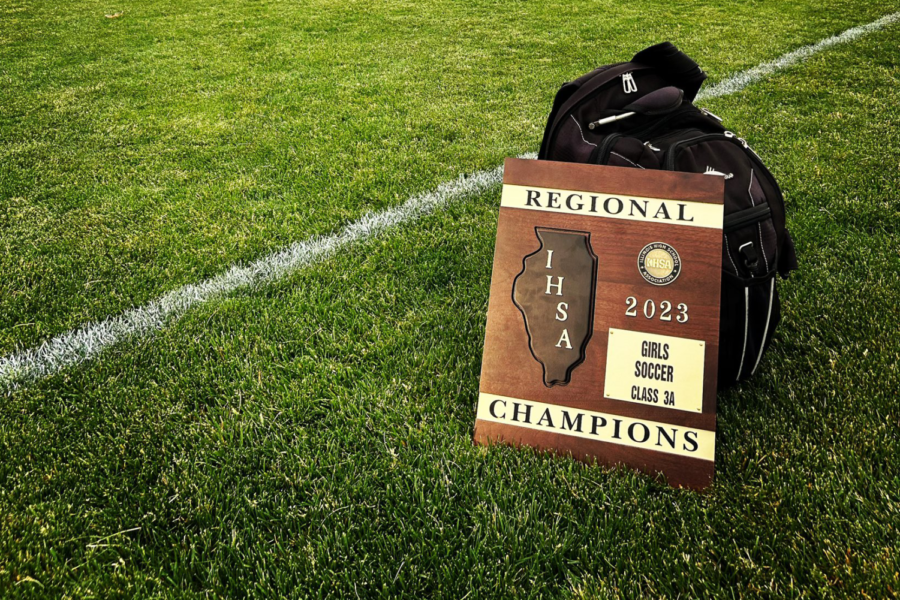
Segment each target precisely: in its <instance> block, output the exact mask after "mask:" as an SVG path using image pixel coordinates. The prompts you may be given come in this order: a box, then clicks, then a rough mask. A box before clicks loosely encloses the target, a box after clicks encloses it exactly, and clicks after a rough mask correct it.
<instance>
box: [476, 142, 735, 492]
mask: <svg viewBox="0 0 900 600" xmlns="http://www.w3.org/2000/svg"><path fill="white" fill-rule="evenodd" d="M506 168H507V171H506V176H505V178H504V183H512V184H517V185H533V186H543V187H555V188H560V189H572V190H579V191H591V192H606V193H609V192H616V193H621V194H632V195H640V196H645V197H655V198H666V199H673V200H691V201H694V202H708V203H713V204H716V203H718V204H721V203H722V198H723V181H722V179H721V178H719V177H709V176H703V175H697V174H687V173H669V172H660V171H654V172H652V173H651V172H647V173H644V172H642V171H639V170H637V169H623V168H616V167H598V166H594V165H578V164H569V163H550V162H545V161H523V160H518V159H510V160H508V161H507V166H506ZM535 227H551V228H556V229H563V230H576V231H588V232H590V244H591V246H592V249H593V252H594V254H595V255H596V256H597V257H598V259H599V260H598V267H597V269H598V270H597V284H596V307H595V316H594V322H593V335H592V336H591V340H590V343H589V344H588V346H587V348H586V350H585V360H584V362H583V363H582V364H580V365H579V366H577V367H576V368H575V369H574V370H573V371H572V374H571V380H570V382H569V383H568V384H567V385H557V386H553V387H548V386H547V385H545V384H544V381H543V370H542V367H541V364H540V363H539V362H538V361H537V360H535V358H534V357H533V356H532V354H531V352H530V351H529V346H528V334H527V332H526V329H525V325H524V320H523V317H522V313H521V312H520V311H519V310H518V309H517V308H516V306H515V305H514V303H513V301H512V297H511V290H512V288H513V280H514V279H515V277H516V275H517V274H518V273H519V272H521V271H522V268H523V262H522V261H523V258H524V257H525V256H527V255H529V254H531V253H533V252H535V251H536V250H537V249H538V248H539V247H540V242H539V240H538V239H537V237H536V234H535ZM660 241H661V242H666V243H668V244H670V245H671V246H672V247H674V248H675V249H676V250H677V251H678V253H679V255H680V257H681V262H682V267H681V273H680V275H679V276H678V278H677V279H676V280H675V281H673V282H672V283H671V284H669V285H666V286H656V285H653V284H651V283H649V282H647V281H645V280H644V279H643V278H642V277H641V275H640V273H639V271H638V268H637V257H638V254H639V253H640V251H641V249H642V248H643V247H644V246H645V245H647V244H649V243H651V242H660ZM721 244H722V231H721V230H720V229H712V228H703V227H687V226H680V225H671V224H663V223H647V222H636V221H627V220H621V219H610V218H600V217H592V216H581V215H569V214H560V213H552V212H544V211H533V210H521V209H515V208H502V209H501V210H500V216H499V222H498V234H497V245H496V249H495V254H494V268H493V276H492V280H491V296H490V301H489V305H488V320H487V330H486V335H485V348H484V357H483V363H482V373H481V391H482V392H485V393H489V394H498V395H503V396H508V397H513V398H522V399H527V400H533V401H538V402H544V403H548V404H556V405H563V406H570V407H573V408H580V409H585V410H591V411H599V412H604V413H610V414H616V415H622V416H627V417H633V418H639V419H647V420H652V421H658V422H662V423H670V424H672V425H679V426H685V427H694V428H699V429H706V430H712V431H714V430H715V423H716V370H717V369H716V367H717V357H718V332H719V325H718V323H719V294H720V291H719V290H720V284H721V256H722V254H721ZM629 296H634V297H635V298H636V299H637V300H638V316H637V317H628V316H626V315H625V310H626V298H627V297H629ZM648 299H650V300H653V301H654V302H655V304H656V306H657V318H654V319H646V318H645V317H644V316H643V314H642V311H641V307H642V305H643V303H644V301H645V300H648ZM663 300H668V301H669V302H671V303H672V305H673V306H677V305H678V304H679V303H684V304H686V305H687V306H688V315H689V320H688V322H687V323H678V322H676V321H675V319H673V320H672V321H671V322H663V321H661V320H659V318H658V315H659V308H658V307H659V306H660V303H661V302H662V301H663ZM610 328H619V329H628V330H632V331H640V332H647V333H652V334H660V335H667V336H674V337H679V338H688V339H694V340H703V341H705V342H706V362H705V367H704V369H705V378H704V387H703V410H702V413H699V414H698V413H692V412H687V411H682V410H674V409H670V408H663V407H660V406H654V405H647V404H639V403H633V402H625V401H620V400H612V399H607V398H604V397H603V390H604V380H605V377H606V375H607V374H606V353H607V343H608V337H609V329H610ZM475 439H476V441H478V442H488V441H498V440H499V441H504V442H507V443H516V444H528V445H531V446H535V447H540V448H544V449H557V450H559V451H561V452H571V453H572V454H573V456H576V457H579V456H580V457H581V458H584V457H586V456H589V457H592V458H596V459H598V460H599V461H601V462H603V463H604V464H617V463H625V464H628V465H631V466H634V467H635V468H640V469H643V470H646V471H650V472H652V471H654V470H659V471H663V472H664V473H665V474H666V475H667V476H668V478H669V480H670V481H672V482H676V481H677V482H681V483H676V485H689V486H690V487H702V486H703V485H706V484H708V483H709V481H710V480H711V477H712V468H713V463H712V462H709V461H702V460H697V459H691V458H683V457H679V456H672V455H665V454H662V453H659V452H653V451H648V450H641V449H635V448H629V447H625V446H617V445H614V444H608V443H603V442H597V441H592V440H585V439H579V438H575V437H571V436H566V435H561V434H556V433H550V432H541V431H534V430H526V429H522V428H517V427H513V426H509V425H503V424H498V423H491V422H485V421H481V420H479V421H478V422H477V424H476V432H475ZM698 463H699V464H698ZM702 482H705V483H702Z"/></svg>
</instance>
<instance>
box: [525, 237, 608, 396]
mask: <svg viewBox="0 0 900 600" xmlns="http://www.w3.org/2000/svg"><path fill="white" fill-rule="evenodd" d="M535 234H536V235H537V239H538V241H539V242H540V244H541V246H540V248H538V250H536V251H535V252H533V253H532V254H529V255H528V256H526V257H525V259H524V260H523V261H522V263H523V266H522V272H521V273H519V275H518V276H517V277H516V279H515V282H514V283H513V302H515V304H516V307H517V308H518V309H519V310H520V311H521V312H522V316H523V317H525V329H526V330H527V332H528V347H529V348H530V350H531V355H532V356H534V358H535V360H537V361H538V362H539V363H541V365H542V366H543V368H544V385H546V386H548V387H550V386H554V385H565V384H567V383H569V380H570V378H571V376H572V370H573V369H575V367H577V366H578V365H580V364H581V363H582V362H584V350H585V348H586V347H587V343H588V341H589V340H590V338H591V332H592V331H593V322H594V295H595V289H594V288H595V286H596V283H597V257H596V256H595V255H594V253H593V252H592V251H591V234H590V233H586V232H582V231H563V230H558V229H548V228H544V227H537V228H535Z"/></svg>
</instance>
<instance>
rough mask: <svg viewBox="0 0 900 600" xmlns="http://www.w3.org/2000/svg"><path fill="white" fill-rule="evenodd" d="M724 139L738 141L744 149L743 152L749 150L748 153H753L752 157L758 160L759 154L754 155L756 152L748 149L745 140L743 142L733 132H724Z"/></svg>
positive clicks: (748, 145) (742, 139)
mask: <svg viewBox="0 0 900 600" xmlns="http://www.w3.org/2000/svg"><path fill="white" fill-rule="evenodd" d="M725 137H727V138H732V139H735V140H737V141H739V142H740V143H741V146H743V147H744V150H749V151H750V152H752V153H753V156H755V157H756V158H759V154H757V153H756V150H754V149H753V148H751V147H750V144H748V143H747V140H745V139H744V138H742V137H738V136H736V135H735V134H734V132H733V131H726V132H725ZM760 160H762V159H761V158H760Z"/></svg>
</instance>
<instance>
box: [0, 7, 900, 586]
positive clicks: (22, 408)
mask: <svg viewBox="0 0 900 600" xmlns="http://www.w3.org/2000/svg"><path fill="white" fill-rule="evenodd" d="M894 9H895V7H892V6H891V5H889V4H888V3H866V4H864V3H859V2H857V3H844V2H841V3H828V4H825V5H823V4H812V3H795V4H791V5H783V4H779V3H771V4H752V5H750V4H744V3H733V4H721V3H717V4H715V5H710V4H708V3H681V4H666V5H665V7H664V8H660V7H659V6H656V5H651V4H649V3H648V4H640V3H638V4H635V3H630V4H629V5H628V6H627V7H622V6H616V5H614V4H613V3H596V4H582V3H571V2H570V3H565V4H560V5H553V4H547V3H497V4H489V3H480V4H476V3H465V4H463V3H456V4H452V5H449V6H444V5H437V4H429V3H417V4H408V5H407V4H399V3H390V4H384V5H381V4H378V5H372V4H366V3H355V4H353V3H351V4H348V3H343V4H340V5H337V4H334V5H332V4H328V3H318V4H309V5H307V6H303V7H301V6H295V5H291V4H286V3H266V2H254V3H246V4H243V5H240V6H227V5H220V4H208V3H207V4H200V3H196V4H195V3H190V2H180V3H171V4H165V3H162V2H153V3H144V4H137V3H135V4H122V5H118V6H106V5H103V4H96V3H72V4H71V5H69V4H67V5H65V6H55V5H52V4H49V3H47V4H39V5H32V4H27V3H21V4H17V3H14V2H7V3H5V4H3V5H2V6H0V81H2V83H3V87H2V89H0V235H2V241H0V273H2V277H0V350H2V351H3V352H8V351H10V350H13V349H14V348H16V347H27V346H31V345H33V344H34V343H37V342H39V341H40V340H41V339H44V338H45V337H46V336H47V335H50V334H53V333H58V332H61V331H65V330H66V329H68V328H69V327H72V326H74V325H77V324H79V323H81V322H83V321H85V320H93V319H99V318H103V317H104V316H106V315H108V314H110V313H114V312H117V311H119V310H122V309H125V308H128V307H129V306H131V305H132V304H140V303H142V302H145V301H147V300H149V299H152V298H154V297H156V296H158V295H159V294H160V293H163V292H165V291H167V290H169V289H172V288H174V287H177V286H178V285H180V284H183V283H188V282H194V281H196V280H198V279H200V278H202V277H205V276H208V275H212V274H215V273H218V272H220V271H221V270H223V269H224V268H226V267H227V266H228V265H229V264H231V263H233V262H234V261H239V260H251V259H253V258H256V257H258V256H260V255H261V254H264V253H265V252H267V251H269V250H272V249H275V248H278V247H281V246H283V245H284V244H286V243H288V242H290V241H294V240H297V239H303V238H305V237H307V236H309V235H312V234H317V233H328V232H332V231H335V230H337V229H339V228H340V227H341V225H343V224H345V223H346V222H348V221H351V220H353V219H355V218H357V217H358V216H359V215H361V214H362V213H364V212H365V211H367V210H371V209H375V208H380V207H385V206H391V205H395V204H398V203H399V202H402V201H403V200H404V199H405V198H406V197H408V196H409V195H412V194H414V193H416V192H420V191H425V190H428V189H431V188H433V187H434V186H435V185H436V184H437V183H439V182H440V181H444V180H446V179H449V178H451V177H453V176H455V175H457V174H459V173H462V172H466V171H471V170H475V169H481V168H491V167H493V166H495V165H496V164H499V162H500V161H501V159H502V157H504V156H507V155H515V154H518V153H520V152H523V151H528V150H533V149H534V148H535V147H536V145H537V142H538V141H539V139H540V133H541V128H542V124H543V123H542V121H543V119H544V117H545V114H546V112H547V110H548V108H549V102H550V99H551V98H552V94H553V93H554V91H555V87H556V86H557V85H558V83H560V82H561V81H563V80H565V79H567V78H571V77H572V76H574V75H577V74H580V73H581V72H583V71H585V70H587V69H588V68H590V67H592V66H594V65H595V64H600V63H604V62H611V61H613V60H619V59H622V58H623V57H626V58H627V57H628V56H630V54H631V53H632V52H633V51H635V50H637V49H640V48H641V47H643V46H645V45H648V44H649V43H652V42H655V41H659V40H661V39H666V38H668V39H672V40H673V41H675V42H676V43H678V44H679V46H682V47H683V48H684V49H685V50H687V51H688V52H689V53H690V54H692V55H695V57H696V58H698V59H699V60H700V62H701V63H702V64H703V65H704V67H706V68H707V70H708V71H710V72H711V74H712V77H713V79H714V80H715V79H721V78H724V77H725V76H727V75H729V74H731V73H733V72H735V71H738V70H741V69H743V68H747V67H750V66H753V65H754V64H757V63H759V62H762V61H764V60H770V59H772V58H774V57H776V56H778V55H779V54H781V53H782V52H785V51H788V50H791V49H793V48H796V47H797V46H799V45H802V44H804V43H811V42H815V41H817V40H818V39H820V38H822V37H825V36H827V35H831V34H834V33H837V32H839V31H841V30H843V29H846V28H847V27H850V26H854V25H858V24H861V23H865V22H869V21H872V20H874V19H876V18H878V17H880V16H881V15H883V14H886V13H888V12H890V11H891V10H894ZM117 12H123V15H122V16H121V17H118V18H116V19H106V18H105V17H104V14H114V13H117ZM898 50H900V28H898V27H897V26H892V27H889V28H887V29H886V30H884V31H882V32H876V33H873V34H870V35H869V36H867V37H866V38H863V39H861V40H858V41H856V42H853V43H852V44H849V45H846V46H840V47H837V48H833V49H831V50H829V51H827V52H826V53H823V54H820V55H817V56H815V57H813V58H812V59H810V60H809V61H808V62H806V63H804V64H803V65H800V66H798V67H796V68H793V69H790V70H789V71H786V72H784V73H781V74H779V75H776V76H774V77H772V78H771V79H769V80H767V81H765V82H762V83H759V84H757V85H754V86H752V87H751V88H749V89H747V90H745V91H743V92H741V93H740V94H739V95H735V96H730V97H725V98H720V99H716V100H711V101H709V102H707V103H705V104H706V106H708V107H709V108H710V109H712V110H713V111H714V112H716V113H717V114H719V115H721V116H723V117H725V119H726V123H727V124H728V125H729V126H730V127H732V128H733V129H734V130H735V131H738V132H740V133H741V134H742V135H743V136H744V137H746V138H747V139H748V140H749V141H750V142H751V144H753V146H754V148H755V149H756V150H757V151H758V152H759V153H760V154H761V155H762V156H763V158H764V159H765V160H766V162H767V164H769V165H770V167H771V169H772V171H773V172H774V173H775V175H776V176H777V177H778V178H779V181H780V182H781V184H782V187H783V188H784V189H785V191H786V196H787V202H788V206H789V227H790V228H791V231H792V232H793V234H794V237H795V239H796V240H797V243H798V251H799V253H800V256H801V261H802V269H801V271H800V272H798V273H797V274H796V275H795V276H793V277H792V278H791V280H789V281H788V282H786V284H785V285H783V286H782V290H783V302H784V311H785V314H784V322H783V325H782V327H781V329H780V330H779V333H778V335H777V336H776V339H775V343H774V346H773V350H772V351H771V352H770V353H769V354H768V355H767V357H766V358H764V359H763V363H762V364H761V366H760V371H759V374H758V376H757V377H756V378H755V379H754V380H753V381H752V382H750V383H748V384H744V385H742V386H741V387H740V388H738V389H735V390H732V391H730V392H727V393H725V394H723V395H722V396H721V397H720V419H719V434H718V452H717V469H718V473H717V482H716V484H715V485H714V486H713V488H712V489H711V490H710V491H709V492H708V493H705V494H696V493H692V492H686V491H679V490H672V489H669V488H668V487H666V486H665V485H663V484H661V483H659V482H655V481H653V480H651V479H650V478H647V477H644V476H639V475H635V474H632V473H629V472H627V471H616V472H610V471H607V470H604V469H601V468H597V467H588V466H584V465H581V464H577V463H573V462H571V461H568V460H561V459H556V458H553V457H549V456H542V455H537V454H534V453H531V452H516V451H513V450H510V449H505V448H492V449H485V448H477V447H473V446H472V444H471V441H470V439H471V429H472V423H473V421H474V405H475V398H476V395H477V387H478V373H479V368H480V351H481V343H482V338H483V333H484V313H485V309H486V303H487V289H488V283H489V278H490V264H491V256H492V251H493V238H494V234H495V224H496V210H497V204H498V200H499V190H495V191H493V192H491V193H487V194H483V195H481V196H478V197H475V198H471V199H469V200H467V201H465V202H462V203H459V204H456V205H454V206H452V207H451V208H450V209H449V210H447V211H445V212H443V213H441V214H437V215H434V216H431V217H428V218H426V219H425V220H423V221H420V222H418V223H416V224H411V225H408V226H404V227H402V228H400V229H399V230H397V231H395V232H394V233H392V234H390V235H386V236H382V237H380V238H378V239H375V240H372V241H369V242H367V243H365V244H361V245H357V246H354V247H352V248H349V249H348V250H347V251H346V252H344V253H342V254H341V255H340V256H338V257H336V258H334V259H332V260H329V261H328V262H326V263H322V264H319V265H316V266H314V267H311V268H309V269H305V270H303V271H302V272H300V273H298V274H296V275H295V276H293V277H291V278H290V279H288V280H285V281H282V282H280V283H278V284H276V285H273V286H270V287H266V288H263V289H256V290H249V291H246V292H243V293H239V294H236V295H235V296H233V297H231V298H228V299H225V300H222V301H218V302H215V303H212V304H209V305H206V306H204V307H201V308H200V309H197V310H194V311H192V312H190V313H189V314H188V315H187V316H186V317H185V318H184V319H183V320H181V321H179V322H178V323H175V324H173V326H172V327H170V328H168V329H166V330H164V331H162V332H160V333H159V334H158V335H156V336H154V337H152V338H148V339H144V340H139V341H136V342H135V343H134V344H128V345H124V346H122V347H119V348H117V349H115V350H114V351H113V352H110V353H108V354H107V355H105V356H104V357H103V358H102V359H101V360H99V361H96V362H93V363H90V364H86V365H84V366H82V367H79V368H76V369H70V370H68V371H66V372H64V373H62V374H60V375H58V376H54V377H51V378H48V379H46V380H43V381H40V382H37V383H35V384H33V385H31V386H29V387H26V388H24V389H21V390H18V391H15V392H11V393H7V394H6V396H5V397H4V398H3V403H2V406H0V595H2V596H4V597H6V596H11V597H16V596H21V597H59V596H69V597H91V596H99V597H111V596H122V597H132V596H134V595H140V596H171V597H199V596H210V595H212V596H225V597H234V596H249V595H253V596H275V595H282V594H284V595H292V596H298V597H303V596H313V597H315V596H326V595H332V596H335V597H351V598H352V597H356V596H359V597H378V596H385V597H390V596H394V597H395V596H413V597H415V596H441V597H453V598H459V597H463V596H464V595H466V594H467V593H468V594H470V596H469V597H497V596H522V597H588V598H593V597H614V596H628V597H635V596H678V595H681V596H683V597H696V596H706V595H717V596H747V597H752V596H769V597H811V598H812V597H831V596H837V597H859V596H864V595H867V596H869V597H875V598H878V597H888V596H896V595H897V594H900V575H898V571H900V556H898V549H897V546H898V544H897V540H898V539H900V532H898V527H900V468H898V467H897V462H896V459H895V457H896V456H897V455H898V450H900V447H898V446H900V440H898V429H900V410H898V406H897V400H896V398H897V390H898V389H900V366H898V363H900V342H898V341H897V338H898V336H897V333H898V331H900V312H898V309H897V306H900V282H898V273H900V254H898V250H897V249H898V248H900V201H898V191H897V190H898V189H900V132H898V130H897V127H896V123H897V122H898V119H900V109H898V108H897V107H898V106H900V85H898V84H900V64H898V61H897V56H898Z"/></svg>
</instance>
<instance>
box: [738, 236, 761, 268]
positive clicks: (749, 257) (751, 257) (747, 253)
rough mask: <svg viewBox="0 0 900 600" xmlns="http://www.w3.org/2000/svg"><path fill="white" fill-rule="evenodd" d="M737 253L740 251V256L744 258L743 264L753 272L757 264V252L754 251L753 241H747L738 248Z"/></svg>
mask: <svg viewBox="0 0 900 600" xmlns="http://www.w3.org/2000/svg"><path fill="white" fill-rule="evenodd" d="M738 253H740V255H741V258H742V259H743V260H744V266H745V267H747V268H748V269H750V272H751V273H753V271H754V270H755V269H756V267H757V266H758V265H759V254H757V252H756V246H754V245H753V242H747V243H746V244H742V245H741V246H740V247H739V248H738Z"/></svg>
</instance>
